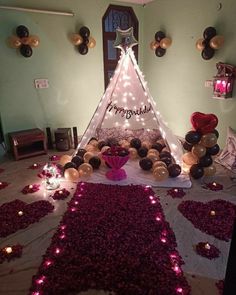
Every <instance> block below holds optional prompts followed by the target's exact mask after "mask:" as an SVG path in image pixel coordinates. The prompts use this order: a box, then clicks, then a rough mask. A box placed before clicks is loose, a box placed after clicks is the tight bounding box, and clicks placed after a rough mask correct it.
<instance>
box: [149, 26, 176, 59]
mask: <svg viewBox="0 0 236 295" xmlns="http://www.w3.org/2000/svg"><path fill="white" fill-rule="evenodd" d="M171 43H172V40H171V39H170V38H167V37H166V35H165V33H163V32H162V31H158V32H156V34H155V40H153V41H152V42H151V43H150V48H151V49H152V50H155V54H156V56H158V57H162V56H163V55H165V53H166V49H167V48H169V47H170V45H171Z"/></svg>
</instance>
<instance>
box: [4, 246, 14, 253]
mask: <svg viewBox="0 0 236 295" xmlns="http://www.w3.org/2000/svg"><path fill="white" fill-rule="evenodd" d="M5 251H6V252H7V254H11V253H12V251H13V250H12V247H6V248H5Z"/></svg>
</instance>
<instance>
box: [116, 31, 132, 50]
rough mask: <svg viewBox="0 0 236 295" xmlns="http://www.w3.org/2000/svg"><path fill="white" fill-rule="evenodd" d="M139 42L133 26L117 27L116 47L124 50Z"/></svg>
mask: <svg viewBox="0 0 236 295" xmlns="http://www.w3.org/2000/svg"><path fill="white" fill-rule="evenodd" d="M137 44H138V41H137V40H136V39H135V37H134V29H133V27H131V28H129V29H127V30H121V29H116V40H115V42H114V47H115V48H120V49H121V50H122V51H126V50H127V49H128V48H132V47H133V46H135V45H137Z"/></svg>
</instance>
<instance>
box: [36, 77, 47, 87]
mask: <svg viewBox="0 0 236 295" xmlns="http://www.w3.org/2000/svg"><path fill="white" fill-rule="evenodd" d="M34 85H35V88H41V89H42V88H48V87H49V84H48V79H35V80H34Z"/></svg>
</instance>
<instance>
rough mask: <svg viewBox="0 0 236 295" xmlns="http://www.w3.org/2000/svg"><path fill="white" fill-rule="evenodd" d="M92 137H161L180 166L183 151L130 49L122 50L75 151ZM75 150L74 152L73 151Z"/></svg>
mask: <svg viewBox="0 0 236 295" xmlns="http://www.w3.org/2000/svg"><path fill="white" fill-rule="evenodd" d="M92 137H96V138H98V139H99V140H100V139H105V138H108V137H115V138H117V139H122V138H124V139H127V138H132V137H133V138H134V137H139V138H140V137H141V138H142V139H148V140H150V141H152V140H153V141H155V140H156V139H160V138H162V139H163V140H164V141H165V143H166V145H167V146H168V147H169V149H170V151H171V154H172V156H173V158H174V159H175V162H176V163H177V164H180V165H181V164H182V155H183V149H182V146H181V143H180V142H179V140H178V138H177V137H176V136H175V135H174V134H173V133H172V131H171V130H170V129H169V128H168V127H167V125H166V124H165V122H164V121H163V118H162V117H161V114H160V113H159V112H158V111H157V110H156V103H155V102H154V100H153V98H152V96H151V94H150V92H149V90H148V88H147V85H146V82H145V81H144V78H143V75H142V73H141V71H140V69H139V66H138V64H137V61H136V59H135V56H134V53H133V51H132V48H131V47H127V48H126V50H123V51H122V53H121V56H120V60H119V62H118V65H117V67H116V70H115V72H114V75H113V77H112V79H111V81H110V83H109V85H108V87H107V89H106V91H105V93H104V95H103V96H102V98H101V100H100V102H99V104H98V107H97V109H96V111H95V112H94V114H93V116H92V119H91V121H90V123H89V125H88V127H87V129H86V130H85V132H84V134H83V136H82V138H81V141H80V142H79V144H78V147H77V150H78V149H79V148H84V147H85V146H86V144H87V143H88V142H89V140H90V139H91V138H92ZM77 150H76V151H75V152H77Z"/></svg>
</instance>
